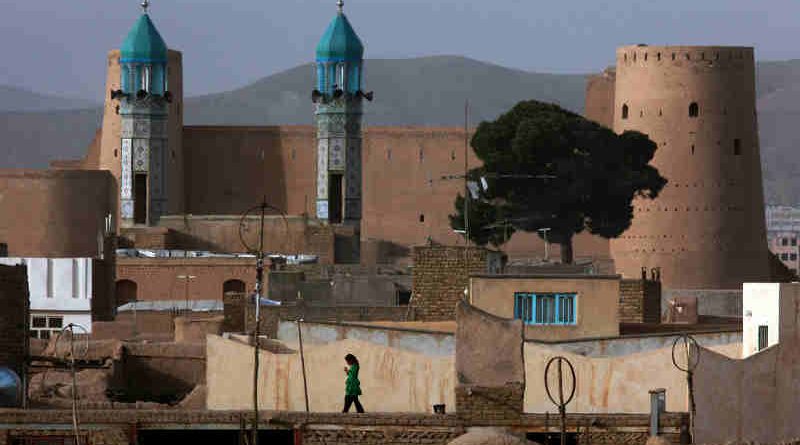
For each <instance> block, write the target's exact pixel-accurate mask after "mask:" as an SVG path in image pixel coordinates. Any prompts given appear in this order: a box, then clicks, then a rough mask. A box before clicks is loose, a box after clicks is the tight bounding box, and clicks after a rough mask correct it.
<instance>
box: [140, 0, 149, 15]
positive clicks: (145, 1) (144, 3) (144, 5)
mask: <svg viewBox="0 0 800 445" xmlns="http://www.w3.org/2000/svg"><path fill="white" fill-rule="evenodd" d="M141 7H142V12H143V13H145V14H147V8H149V7H150V1H149V0H142V3H141Z"/></svg>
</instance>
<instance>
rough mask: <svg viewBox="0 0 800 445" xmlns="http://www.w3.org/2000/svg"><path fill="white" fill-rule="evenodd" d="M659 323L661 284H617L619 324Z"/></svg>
mask: <svg viewBox="0 0 800 445" xmlns="http://www.w3.org/2000/svg"><path fill="white" fill-rule="evenodd" d="M660 321H661V283H660V282H658V281H652V280H622V281H620V283H619V322H620V323H658V322H660Z"/></svg>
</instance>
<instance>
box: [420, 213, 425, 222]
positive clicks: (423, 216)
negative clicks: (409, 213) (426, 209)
mask: <svg viewBox="0 0 800 445" xmlns="http://www.w3.org/2000/svg"><path fill="white" fill-rule="evenodd" d="M419 222H421V223H424V222H425V214H423V213H420V214H419Z"/></svg>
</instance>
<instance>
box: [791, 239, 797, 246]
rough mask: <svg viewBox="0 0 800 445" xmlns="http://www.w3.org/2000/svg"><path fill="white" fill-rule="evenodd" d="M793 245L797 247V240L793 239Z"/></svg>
mask: <svg viewBox="0 0 800 445" xmlns="http://www.w3.org/2000/svg"><path fill="white" fill-rule="evenodd" d="M792 245H793V246H796V245H797V238H792Z"/></svg>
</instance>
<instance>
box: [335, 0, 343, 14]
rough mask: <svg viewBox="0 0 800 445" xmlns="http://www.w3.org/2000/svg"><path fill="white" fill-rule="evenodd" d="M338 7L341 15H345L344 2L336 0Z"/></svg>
mask: <svg viewBox="0 0 800 445" xmlns="http://www.w3.org/2000/svg"><path fill="white" fill-rule="evenodd" d="M336 6H337V7H339V14H342V13H344V0H336Z"/></svg>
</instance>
